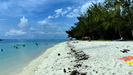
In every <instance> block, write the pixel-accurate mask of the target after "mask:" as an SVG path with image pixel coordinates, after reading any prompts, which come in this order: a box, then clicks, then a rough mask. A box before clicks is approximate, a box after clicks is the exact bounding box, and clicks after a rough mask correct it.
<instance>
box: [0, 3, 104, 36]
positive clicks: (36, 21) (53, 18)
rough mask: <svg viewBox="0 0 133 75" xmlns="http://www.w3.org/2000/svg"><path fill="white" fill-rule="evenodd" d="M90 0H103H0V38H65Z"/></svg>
mask: <svg viewBox="0 0 133 75" xmlns="http://www.w3.org/2000/svg"><path fill="white" fill-rule="evenodd" d="M92 2H103V0H0V38H1V39H65V38H66V37H67V34H66V32H65V31H66V30H69V29H70V27H71V26H73V25H74V23H76V22H78V20H77V17H78V16H79V13H83V12H85V11H86V10H87V8H88V6H89V5H91V3H92Z"/></svg>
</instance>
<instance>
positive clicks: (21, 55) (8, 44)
mask: <svg viewBox="0 0 133 75" xmlns="http://www.w3.org/2000/svg"><path fill="white" fill-rule="evenodd" d="M63 41H65V40H3V41H0V75H14V74H15V73H16V72H19V71H20V70H22V68H23V67H24V66H25V65H27V64H28V63H29V62H30V61H32V60H33V59H35V58H36V57H38V56H39V55H41V54H42V53H43V52H44V51H45V50H46V49H47V48H49V47H51V46H53V45H55V44H57V43H60V42H63Z"/></svg>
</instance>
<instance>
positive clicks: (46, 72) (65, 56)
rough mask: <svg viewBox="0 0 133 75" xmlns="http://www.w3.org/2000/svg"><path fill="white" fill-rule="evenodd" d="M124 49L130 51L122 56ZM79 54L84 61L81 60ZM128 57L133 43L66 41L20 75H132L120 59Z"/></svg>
mask: <svg viewBox="0 0 133 75" xmlns="http://www.w3.org/2000/svg"><path fill="white" fill-rule="evenodd" d="M123 49H129V50H130V51H128V52H127V53H123V52H121V51H120V50H123ZM58 54H59V55H58ZM80 55H84V56H83V57H81V58H83V59H84V60H82V59H81V60H79V59H78V58H79V56H80ZM125 56H133V42H131V41H110V42H102V41H91V42H88V41H78V43H77V41H71V42H63V43H60V44H57V45H55V46H54V47H52V48H49V49H48V50H47V51H46V52H45V53H44V54H42V55H41V56H40V57H38V58H37V59H35V60H34V61H32V62H31V63H30V64H29V65H28V66H26V67H25V68H24V69H23V71H22V72H20V73H19V74H17V75H70V74H71V73H72V71H74V70H77V71H78V72H79V73H80V75H81V74H84V75H85V74H86V75H133V65H130V64H127V63H125V61H123V60H119V59H118V58H121V57H125ZM87 58H88V59H87ZM75 60H78V61H75ZM132 61H133V60H132ZM71 75H72V74H71ZM73 75H74V74H73ZM75 75H76V74H75Z"/></svg>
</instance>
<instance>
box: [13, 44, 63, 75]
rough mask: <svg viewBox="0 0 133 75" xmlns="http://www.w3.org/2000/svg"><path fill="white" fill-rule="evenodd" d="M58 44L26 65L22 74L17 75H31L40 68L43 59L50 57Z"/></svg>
mask: <svg viewBox="0 0 133 75" xmlns="http://www.w3.org/2000/svg"><path fill="white" fill-rule="evenodd" d="M61 43H64V42H61ZM61 43H58V44H61ZM58 44H55V45H53V46H52V47H50V48H48V49H46V50H45V51H44V52H43V53H42V54H41V55H40V56H38V57H37V58H35V59H34V60H32V61H31V62H29V64H27V65H25V67H24V68H23V69H22V70H21V71H20V72H17V74H15V75H31V74H32V73H33V72H34V71H35V70H36V68H37V67H38V66H39V64H41V63H42V61H43V59H45V58H47V57H48V55H49V54H50V53H51V52H52V51H53V50H52V49H51V48H53V47H55V46H56V45H58Z"/></svg>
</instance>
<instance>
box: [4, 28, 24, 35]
mask: <svg viewBox="0 0 133 75" xmlns="http://www.w3.org/2000/svg"><path fill="white" fill-rule="evenodd" d="M25 34H26V32H24V31H22V30H15V29H11V30H10V31H9V32H6V33H5V35H6V36H9V35H11V36H15V35H25Z"/></svg>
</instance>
